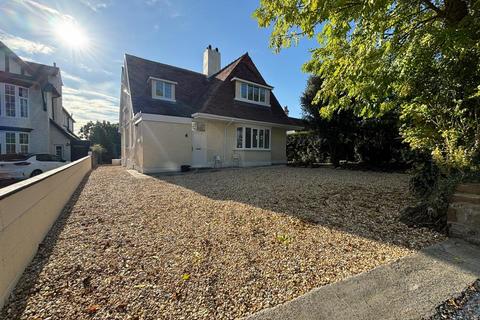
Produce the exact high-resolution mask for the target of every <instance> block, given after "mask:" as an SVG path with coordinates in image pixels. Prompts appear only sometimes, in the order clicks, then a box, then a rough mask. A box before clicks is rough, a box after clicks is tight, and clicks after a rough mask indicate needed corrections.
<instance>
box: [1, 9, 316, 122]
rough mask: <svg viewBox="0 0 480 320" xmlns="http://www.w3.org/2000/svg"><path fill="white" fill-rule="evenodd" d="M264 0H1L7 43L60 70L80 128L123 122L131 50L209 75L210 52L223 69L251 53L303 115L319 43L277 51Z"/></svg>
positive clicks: (67, 100)
mask: <svg viewBox="0 0 480 320" xmlns="http://www.w3.org/2000/svg"><path fill="white" fill-rule="evenodd" d="M258 4H259V2H258V0H243V1H234V0H202V1H198V0H128V1H126V0H49V1H45V0H43V1H42V0H0V40H1V41H3V42H4V43H6V44H7V46H9V47H10V49H12V50H13V51H14V52H15V53H16V54H17V55H19V56H20V57H21V58H23V59H25V60H27V61H35V62H39V63H43V64H48V65H53V63H54V62H56V64H57V66H58V67H60V69H61V73H62V79H63V84H64V87H63V104H64V107H65V108H66V109H67V110H69V111H70V112H71V113H73V116H74V119H75V120H76V128H75V129H76V131H78V130H79V129H80V127H81V126H82V125H83V124H85V123H86V122H88V121H90V120H93V121H96V120H100V121H101V120H107V121H111V122H118V109H119V96H120V75H121V66H122V64H123V57H124V54H125V53H129V54H133V55H136V56H139V57H142V58H145V59H150V60H154V61H158V62H162V63H166V64H170V65H174V66H177V67H181V68H186V69H190V70H193V71H197V72H202V59H203V51H204V49H205V48H206V47H207V46H208V45H209V44H211V45H212V46H213V47H218V48H219V50H220V53H221V60H222V67H223V66H225V65H227V64H228V63H230V62H231V61H233V60H234V59H236V58H238V57H239V56H241V55H242V54H243V53H245V52H248V53H249V55H250V57H251V58H252V59H253V61H254V63H255V64H256V66H257V68H258V69H259V70H260V72H261V73H262V75H263V77H264V78H265V80H266V81H267V83H269V84H270V85H272V86H273V87H274V93H275V95H276V97H277V99H278V100H279V101H280V103H281V104H282V106H288V108H289V110H290V116H293V117H301V109H300V106H299V97H300V95H301V93H302V92H303V90H304V89H305V85H306V80H307V77H308V75H307V74H305V73H303V72H302V71H301V68H302V65H303V63H305V62H306V61H307V60H308V59H309V57H310V52H309V50H310V49H311V48H314V47H315V45H316V43H315V42H314V40H308V39H304V40H302V41H301V42H300V44H299V45H298V46H297V47H292V48H288V49H284V50H282V51H281V52H280V53H278V54H277V53H274V52H273V50H272V49H271V48H269V46H268V44H269V36H270V30H269V29H262V28H259V27H258V23H257V21H256V20H255V19H254V18H253V17H252V13H253V12H254V10H255V9H256V8H257V6H258Z"/></svg>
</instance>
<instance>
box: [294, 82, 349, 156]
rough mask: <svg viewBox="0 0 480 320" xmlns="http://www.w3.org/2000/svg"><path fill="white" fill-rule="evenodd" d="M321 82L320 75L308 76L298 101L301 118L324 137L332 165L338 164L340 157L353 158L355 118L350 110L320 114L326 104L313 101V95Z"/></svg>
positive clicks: (320, 85)
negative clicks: (325, 116) (324, 115)
mask: <svg viewBox="0 0 480 320" xmlns="http://www.w3.org/2000/svg"><path fill="white" fill-rule="evenodd" d="M322 83H323V79H322V78H321V77H315V76H312V77H310V78H309V79H308V81H307V86H306V88H305V91H304V92H303V94H302V96H301V97H300V103H301V106H302V113H303V118H304V119H305V120H306V121H307V123H308V125H309V127H310V129H311V130H313V131H315V132H316V133H317V134H318V135H319V136H320V137H321V138H323V139H325V141H326V144H327V146H328V153H329V155H330V161H331V162H332V163H333V165H334V166H338V165H339V161H340V160H341V159H348V158H350V160H353V153H354V151H353V150H354V139H355V132H356V125H357V119H356V117H355V115H354V114H353V112H352V111H351V110H338V111H335V112H333V113H332V114H330V116H329V117H328V118H324V117H321V116H320V112H319V110H321V109H322V108H324V107H325V106H327V105H328V103H325V102H324V101H318V100H317V101H315V96H316V94H317V92H318V90H320V88H321V87H322Z"/></svg>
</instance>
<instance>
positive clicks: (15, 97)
mask: <svg viewBox="0 0 480 320" xmlns="http://www.w3.org/2000/svg"><path fill="white" fill-rule="evenodd" d="M7 86H10V87H13V98H14V99H15V100H14V103H13V111H14V113H15V114H14V115H13V116H10V115H8V114H7ZM8 96H9V97H11V96H12V95H11V94H8ZM17 96H18V89H17V86H16V85H13V84H10V83H5V84H4V91H3V97H4V99H3V100H4V102H5V103H4V105H5V107H4V109H5V117H7V118H18V116H17V115H18V112H17Z"/></svg>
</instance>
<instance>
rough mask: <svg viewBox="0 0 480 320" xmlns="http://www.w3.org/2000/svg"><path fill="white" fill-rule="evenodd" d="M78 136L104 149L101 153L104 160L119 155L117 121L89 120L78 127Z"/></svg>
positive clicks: (108, 160)
mask: <svg viewBox="0 0 480 320" xmlns="http://www.w3.org/2000/svg"><path fill="white" fill-rule="evenodd" d="M80 137H81V138H83V139H86V140H89V141H90V142H91V144H92V145H100V146H102V147H103V148H104V149H105V150H104V151H103V152H102V153H101V154H102V157H103V159H102V160H103V161H104V162H110V161H111V159H113V158H117V157H118V156H119V149H120V133H119V132H118V123H110V122H109V121H102V122H100V121H97V122H93V121H89V122H87V123H86V124H85V125H84V126H82V127H81V128H80Z"/></svg>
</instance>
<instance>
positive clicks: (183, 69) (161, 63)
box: [125, 53, 206, 77]
mask: <svg viewBox="0 0 480 320" xmlns="http://www.w3.org/2000/svg"><path fill="white" fill-rule="evenodd" d="M125 56H130V57H133V58H136V59H140V60H144V61H148V62H153V63H156V64H160V65H163V66H166V67H169V68H173V69H178V70H181V71H187V72H192V73H195V74H198V75H201V76H204V77H206V76H205V74H203V73H201V72H198V71H193V70H190V69H185V68H180V67H177V66H174V65H171V64H166V63H163V62H158V61H154V60H151V59H145V58H142V57H139V56H135V55H133V54H128V53H125Z"/></svg>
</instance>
